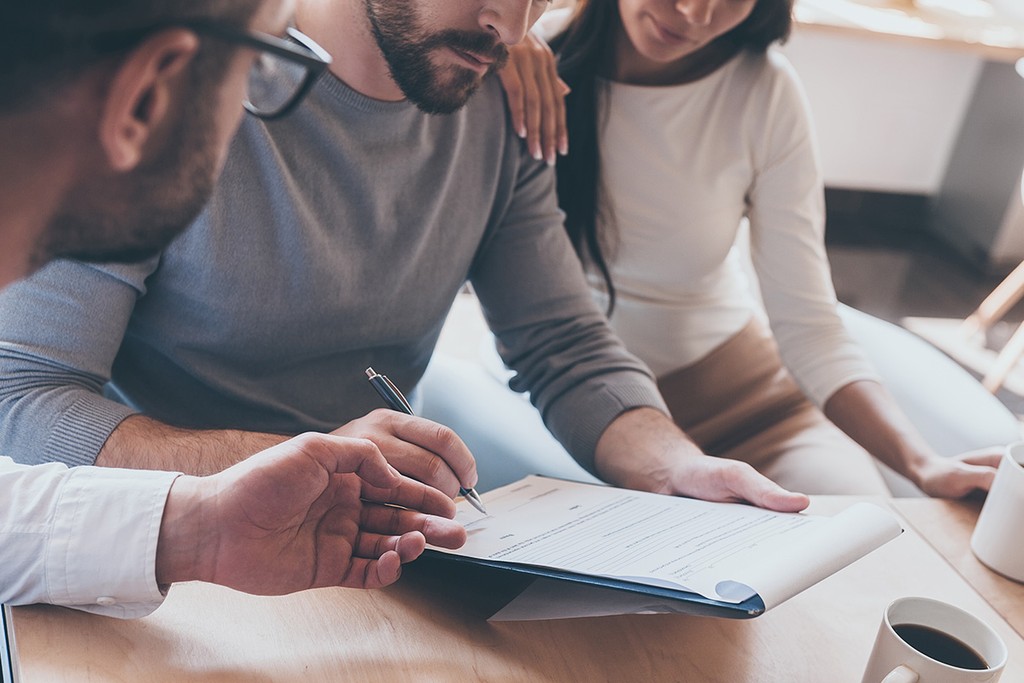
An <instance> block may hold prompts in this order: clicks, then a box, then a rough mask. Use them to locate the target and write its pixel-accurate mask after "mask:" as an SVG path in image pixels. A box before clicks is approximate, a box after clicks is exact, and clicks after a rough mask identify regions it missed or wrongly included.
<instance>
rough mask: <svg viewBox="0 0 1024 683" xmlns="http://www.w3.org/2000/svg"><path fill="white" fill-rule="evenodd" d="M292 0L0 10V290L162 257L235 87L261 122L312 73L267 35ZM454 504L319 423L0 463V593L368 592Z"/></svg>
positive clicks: (116, 2)
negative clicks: (193, 583) (117, 462)
mask: <svg viewBox="0 0 1024 683" xmlns="http://www.w3.org/2000/svg"><path fill="white" fill-rule="evenodd" d="M292 10H293V2H292V0H166V1H159V0H152V1H149V2H147V1H145V0H95V1H94V2H89V3H82V2H81V0H32V2H19V3H14V4H13V5H11V6H9V7H7V8H6V10H5V13H4V20H3V22H0V64H3V69H2V71H0V149H2V150H3V154H2V155H0V179H2V182H0V207H2V208H3V212H2V214H0V215H2V218H0V235H2V243H3V249H0V286H3V285H6V284H9V283H10V282H12V281H14V280H15V279H17V278H20V277H24V276H26V275H28V274H29V273H31V272H33V271H35V270H37V269H39V268H41V267H43V265H44V264H46V263H47V262H48V261H50V260H51V259H54V258H60V257H65V258H81V259H89V260H101V261H103V262H106V263H110V262H113V261H130V260H132V259H135V258H138V257H140V256H145V255H149V254H152V253H156V252H159V251H160V250H162V249H164V248H165V247H166V245H167V244H168V242H169V241H170V240H171V239H172V238H173V237H174V236H175V235H177V234H178V233H179V232H180V231H181V230H182V229H183V228H184V227H185V226H187V225H188V224H189V222H190V221H191V220H192V219H193V218H194V217H195V215H196V213H197V212H198V211H199V210H200V208H201V206H202V204H203V202H204V201H205V200H206V199H207V196H208V194H209V191H210V188H211V187H212V186H213V182H214V179H215V176H216V175H217V173H218V171H219V169H220V168H221V166H222V165H223V158H224V156H225V154H226V149H227V145H228V141H229V139H230V137H231V135H232V133H233V132H234V130H235V128H236V127H237V125H238V122H239V119H240V117H241V114H242V108H241V106H240V103H241V102H242V99H243V97H244V96H245V93H246V88H247V80H248V86H249V88H250V97H249V100H248V102H247V103H246V107H247V108H248V110H249V111H250V112H252V113H253V114H256V115H257V116H262V117H265V118H278V117H280V116H283V115H284V114H285V113H287V111H288V110H290V109H292V108H294V106H295V105H296V103H297V102H298V100H299V99H301V98H302V97H303V96H304V94H305V93H306V92H307V91H308V89H309V86H310V84H311V83H312V81H313V79H314V78H315V76H316V74H317V73H319V72H322V71H323V70H324V68H325V67H326V66H327V63H328V62H329V59H330V58H329V57H328V55H327V54H326V53H325V52H324V51H323V50H321V49H320V48H319V47H318V46H316V44H315V43H313V42H312V41H310V40H309V39H307V38H305V36H303V35H302V34H300V33H298V32H297V31H295V30H294V29H288V30H287V35H288V39H287V40H285V39H282V38H280V37H277V36H279V35H281V34H284V33H285V31H286V22H287V21H288V20H289V18H290V16H291V14H292ZM278 67H284V68H288V69H291V70H293V71H294V72H295V73H296V74H302V77H301V78H299V79H298V81H297V86H296V87H295V88H294V89H293V88H291V87H289V88H288V89H287V92H282V91H280V90H278V89H276V88H275V87H270V88H262V89H261V88H260V86H261V84H264V83H265V81H266V79H267V78H268V77H269V76H270V73H269V72H270V71H272V70H273V69H276V68H278ZM257 93H259V94H260V97H257V96H256V95H257ZM120 267H122V266H111V268H112V270H111V271H110V272H111V273H116V272H118V271H117V269H118V268H120ZM123 267H124V268H126V269H130V266H123ZM3 324H5V322H4V321H3V319H2V317H0V325H3ZM93 324H95V325H98V326H102V325H103V324H104V321H103V320H95V321H93ZM77 333H78V330H77V329H75V328H74V327H68V328H65V329H63V330H62V331H61V332H60V334H62V335H67V336H68V337H74V336H75V335H76V334H77ZM15 381H17V382H22V381H24V382H28V383H31V382H32V381H34V380H33V378H31V377H21V378H18V379H17V380H15ZM423 422H426V421H423ZM427 424H428V425H429V428H434V429H438V428H439V427H438V426H437V425H432V424H430V423H427ZM55 429H59V427H55ZM51 436H52V433H51V432H50V431H49V430H46V429H43V430H40V431H39V432H38V433H37V438H38V439H39V440H41V441H45V440H46V439H47V438H48V437H51ZM72 438H83V439H89V438H90V436H89V434H88V433H85V432H83V433H81V434H77V435H74V436H73V437H72ZM12 454H13V455H15V456H16V455H17V454H16V453H12ZM396 506H401V509H400V508H399V507H396ZM453 515H454V504H453V503H452V501H451V500H450V498H449V497H448V496H446V495H445V494H444V493H442V492H440V491H438V490H435V489H432V488H430V487H428V486H426V485H424V484H422V483H420V482H417V481H413V480H411V479H408V478H406V477H403V476H401V475H400V474H398V473H397V472H396V471H395V470H394V469H393V468H391V467H390V466H389V465H388V464H387V461H386V460H385V458H384V456H383V455H382V454H381V452H380V451H379V449H378V448H377V447H376V446H375V445H374V444H373V443H371V442H369V441H366V440H359V439H350V438H344V437H337V436H331V435H323V434H305V435H301V436H298V437H295V438H293V439H290V440H288V441H284V442H282V443H281V444H279V445H277V446H275V447H274V448H271V449H268V450H266V451H263V452H260V453H257V454H256V455H254V456H253V457H252V458H250V459H249V460H247V461H246V462H244V463H241V464H239V465H238V466H235V467H232V468H229V469H227V470H225V471H223V472H221V473H219V474H217V475H215V476H210V477H205V478H200V477H193V476H181V475H179V474H177V473H174V472H160V471H134V470H119V469H109V468H97V467H78V468H74V469H70V470H69V469H68V468H67V467H66V466H64V465H62V464H56V463H55V464H47V465H36V466H26V465H16V464H14V463H13V462H12V461H11V460H10V459H9V458H0V548H2V549H3V550H2V553H0V555H2V562H0V602H7V603H12V604H21V603H33V602H50V603H55V604H61V605H68V606H73V607H77V608H80V609H86V610H90V611H94V612H100V613H103V614H108V615H111V616H118V617H131V616H140V615H143V614H146V613H148V612H150V611H152V610H153V609H154V608H155V607H156V606H158V605H159V604H160V602H161V601H162V600H163V597H164V595H165V593H166V588H167V586H168V585H169V584H171V583H174V582H177V581H190V580H201V581H210V582H215V583H219V584H223V585H226V586H229V587H232V588H235V589H237V590H241V591H246V592H250V593H256V594H283V593H289V592H293V591H297V590H302V589H306V588H311V587H318V586H350V587H361V588H374V587H379V586H383V585H387V584H389V583H392V582H393V581H395V580H396V579H397V578H398V575H399V573H400V570H401V564H402V563H403V562H408V561H410V560H412V559H414V558H415V557H417V556H418V555H419V554H420V553H421V552H422V550H423V548H424V545H425V542H427V541H429V542H431V543H435V544H441V545H445V546H450V547H458V546H459V545H461V543H462V542H463V541H464V539H465V531H464V530H463V529H462V527H461V526H460V525H458V524H457V523H456V522H454V521H452V520H451V519H450V518H451V517H452V516H453ZM114 548H116V552H111V550H112V549H114Z"/></svg>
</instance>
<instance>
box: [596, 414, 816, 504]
mask: <svg viewBox="0 0 1024 683" xmlns="http://www.w3.org/2000/svg"><path fill="white" fill-rule="evenodd" d="M594 464H595V466H596V468H597V471H598V473H599V474H600V476H601V477H602V478H603V479H605V480H607V481H609V482H611V483H613V484H615V485H617V486H623V487H626V488H632V489H637V490H640V491H653V492H655V493H665V494H669V495H675V496H687V497H690V498H699V499H701V500H710V501H715V502H732V503H739V502H743V503H750V504H752V505H756V506H758V507H762V508H767V509H769V510H775V511H778V512H799V511H800V510H803V509H804V508H806V507H807V506H808V505H809V504H810V499H809V498H808V497H807V496H806V495H804V494H802V493H794V492H792V491H787V490H786V489H784V488H782V487H781V486H779V485H778V484H776V483H775V482H773V481H771V480H770V479H768V478H767V477H765V476H763V475H761V474H759V473H758V472H757V471H756V470H755V469H754V468H753V467H751V466H750V465H748V464H747V463H745V462H740V461H738V460H728V459H725V458H716V457H713V456H710V455H705V454H704V453H703V452H702V451H701V450H700V448H698V447H697V445H696V444H695V443H693V442H692V441H690V440H689V439H688V438H687V437H686V435H684V434H683V433H682V431H680V430H679V428H678V427H676V426H675V424H674V423H673V422H672V421H671V420H670V419H669V418H668V417H667V416H666V415H663V414H662V413H660V412H658V411H656V410H654V409H652V408H638V409H636V410H631V411H628V412H626V413H623V414H621V415H620V416H619V417H617V418H616V419H615V420H614V421H612V423H611V424H610V425H609V426H608V428H607V429H606V430H605V432H604V434H602V435H601V438H600V440H599V441H598V444H597V452H596V453H595V463H594Z"/></svg>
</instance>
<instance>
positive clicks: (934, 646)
mask: <svg viewBox="0 0 1024 683" xmlns="http://www.w3.org/2000/svg"><path fill="white" fill-rule="evenodd" d="M892 629H893V630H894V631H896V635H898V636H899V637H900V638H902V639H903V642H905V643H906V644H907V645H909V646H910V647H912V648H914V649H915V650H917V651H918V652H920V653H921V654H923V655H926V656H928V657H931V658H932V659H934V660H937V661H940V662H942V663H943V664H948V665H949V666H955V667H958V668H960V669H974V670H979V669H987V668H988V664H987V663H986V662H985V660H984V659H983V658H982V656H981V655H979V654H978V653H977V652H975V651H974V648H972V647H971V646H970V645H968V644H967V643H964V642H963V641H961V640H959V639H957V638H954V637H953V636H951V635H949V634H948V633H944V632H942V631H939V630H938V629H934V628H931V627H930V626H922V625H921V624H893V627H892Z"/></svg>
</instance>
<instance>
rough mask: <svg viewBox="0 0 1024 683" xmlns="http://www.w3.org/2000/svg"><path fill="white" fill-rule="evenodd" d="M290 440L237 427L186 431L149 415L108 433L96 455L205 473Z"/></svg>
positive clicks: (101, 462)
mask: <svg viewBox="0 0 1024 683" xmlns="http://www.w3.org/2000/svg"><path fill="white" fill-rule="evenodd" d="M287 439H288V437H287V436H281V435H278V434H265V433H261V432H243V431H241V430H237V429H210V430H195V429H182V428H179V427H171V426H169V425H166V424H164V423H162V422H160V421H158V420H154V419H152V418H150V417H146V416H145V415H131V416H129V417H127V418H125V420H124V421H123V422H121V423H120V424H119V425H118V426H117V427H116V428H115V429H114V431H112V432H111V433H110V437H109V438H108V439H107V440H106V442H105V443H104V444H103V448H102V449H101V450H100V453H99V455H98V456H97V457H96V465H98V466H100V467H126V468H131V469H140V470H177V471H179V472H185V473H186V474H192V475H197V476H205V475H208V474H216V473H217V472H220V471H221V470H224V469H227V468H228V467H231V466H232V465H234V464H235V463H238V462H241V461H242V460H245V459H246V458H248V457H249V456H251V455H252V454H253V453H258V452H259V451H262V450H264V449H266V448H270V447H271V446H275V445H277V444H279V443H281V442H283V441H286V440H287Z"/></svg>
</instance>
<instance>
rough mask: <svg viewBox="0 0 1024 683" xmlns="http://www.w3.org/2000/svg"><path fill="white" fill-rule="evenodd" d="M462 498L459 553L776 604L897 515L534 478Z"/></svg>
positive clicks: (854, 554)
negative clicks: (463, 538)
mask: <svg viewBox="0 0 1024 683" xmlns="http://www.w3.org/2000/svg"><path fill="white" fill-rule="evenodd" d="M483 499H484V501H485V504H486V506H487V509H488V512H489V514H488V515H486V516H484V515H482V514H480V513H479V512H477V511H475V510H473V509H472V508H471V507H470V506H469V505H468V504H467V503H465V502H464V501H463V502H460V503H459V510H458V514H457V516H456V519H458V520H459V521H460V522H461V523H463V524H464V525H465V527H466V531H467V532H468V541H467V542H466V545H465V546H463V547H462V548H460V549H459V550H455V551H447V550H443V549H440V548H438V549H437V550H443V551H444V552H450V553H453V554H457V555H462V556H467V557H473V558H478V559H486V560H492V561H498V562H507V563H514V564H521V565H534V566H541V567H547V568H553V569H558V570H564V571H567V572H572V573H576V574H586V575H594V576H603V577H609V578H614V579H620V580H624V581H628V582H631V583H637V584H642V585H649V586H659V587H663V588H670V589H677V590H681V591H688V592H694V593H699V594H701V595H703V596H705V597H707V598H710V599H713V600H718V601H722V602H727V603H739V602H742V601H744V600H747V599H748V598H750V597H752V596H754V595H755V594H756V595H758V596H759V597H760V598H761V600H762V601H763V602H764V603H765V607H766V609H767V608H770V607H772V606H774V605H777V604H779V603H781V602H783V601H785V600H787V599H788V598H790V597H792V596H793V595H796V594H797V593H799V592H800V591H802V590H804V589H806V588H808V587H810V586H812V585H814V584H815V583H817V582H818V581H820V580H822V579H823V578H825V577H827V576H829V575H831V574H833V573H835V572H836V571H838V570H840V569H842V568H843V567H845V566H846V565H848V564H850V563H852V562H854V561H855V560H857V559H858V558H860V557H862V556H863V555H865V554H867V553H868V552H870V551H871V550H873V549H875V548H876V547H878V546H880V545H882V544H883V543H885V542H887V541H889V540H891V539H893V538H895V537H896V536H898V535H899V534H900V533H901V532H902V529H901V527H900V525H899V522H898V521H897V520H896V518H895V516H894V515H892V514H891V513H889V512H887V511H886V510H883V509H882V508H880V507H878V506H875V505H871V504H868V503H856V504H854V505H852V506H851V507H850V508H848V509H846V510H845V511H843V512H841V513H839V514H838V515H835V516H832V517H820V516H811V515H806V514H792V513H778V512H771V511H768V510H763V509H760V508H756V507H752V506H749V505H740V504H731V503H709V502H706V501H699V500H692V499H689V498H679V497H674V496H664V495H658V494H653V493H645V492H641V491H632V490H627V489H620V488H615V487H610V486H598V485H593V484H582V483H577V482H570V481H563V480H559V479H549V478H545V477H539V476H531V477H527V478H525V479H522V480H520V481H518V482H515V483H513V484H509V485H508V486H505V487H502V488H499V489H496V490H494V491H491V492H489V493H487V494H485V495H484V496H483Z"/></svg>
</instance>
